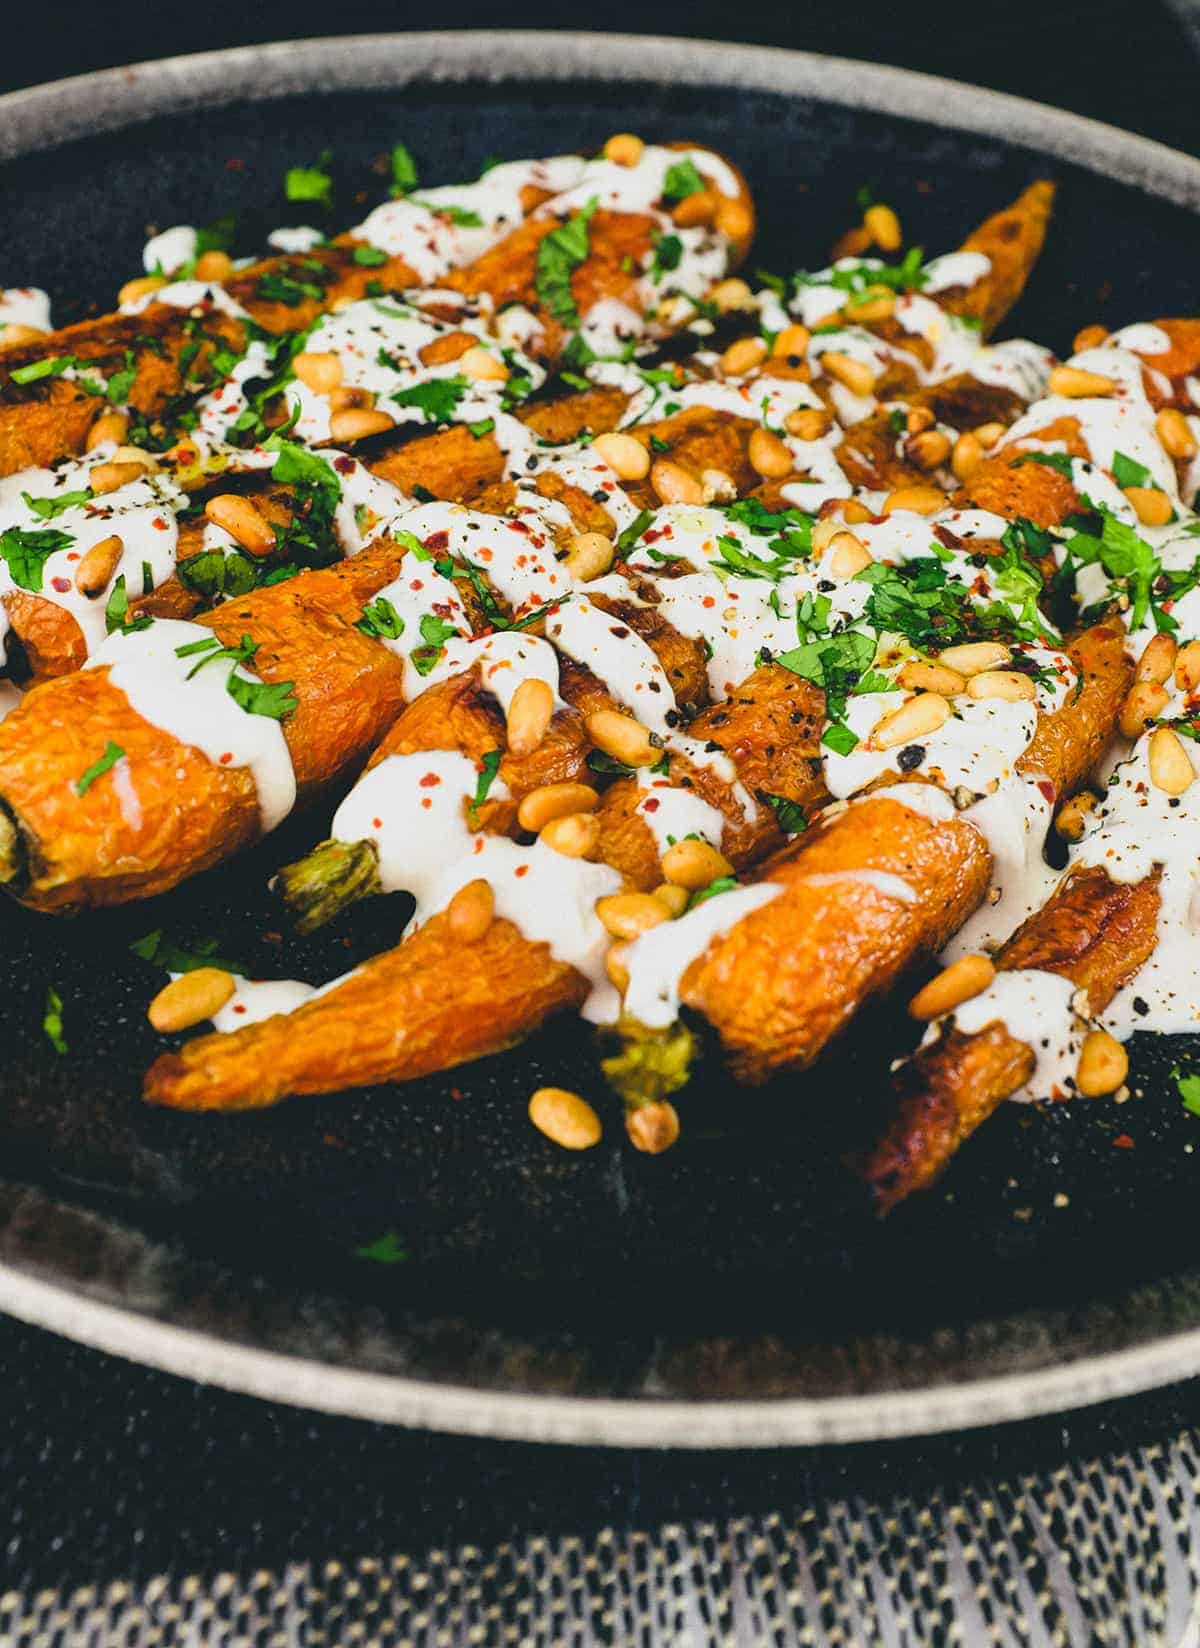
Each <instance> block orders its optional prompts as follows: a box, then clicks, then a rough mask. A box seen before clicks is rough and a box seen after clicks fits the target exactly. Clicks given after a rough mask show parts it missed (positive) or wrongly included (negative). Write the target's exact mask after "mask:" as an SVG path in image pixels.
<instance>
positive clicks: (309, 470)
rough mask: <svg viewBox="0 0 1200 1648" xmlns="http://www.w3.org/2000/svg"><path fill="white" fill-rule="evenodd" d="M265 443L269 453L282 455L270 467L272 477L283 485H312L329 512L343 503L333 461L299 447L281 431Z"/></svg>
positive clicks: (306, 448) (305, 447)
mask: <svg viewBox="0 0 1200 1648" xmlns="http://www.w3.org/2000/svg"><path fill="white" fill-rule="evenodd" d="M263 445H264V447H265V448H266V450H267V451H268V452H277V453H278V454H279V456H278V457H277V458H276V459H275V462H274V464H273V465H272V466H271V479H272V480H274V481H278V482H279V483H280V485H281V486H296V485H300V486H306V487H311V488H312V489H313V491H314V492H316V493H318V494H319V495H320V497H321V498H322V499H323V500H324V503H325V507H326V509H328V510H329V511H330V513H332V511H333V510H334V509H336V507H337V505H338V504H339V503H340V502H341V497H342V483H341V481H339V480H338V477H337V473H336V471H335V470H334V468H333V466H332V464H330V463H329V462H328V461H327V460H326V459H325V458H322V457H321V455H320V454H319V453H317V452H313V451H310V449H309V448H308V447H307V446H298V445H297V444H296V442H295V441H289V440H287V439H286V437H284V436H282V435H280V434H275V435H272V436H271V437H270V439H269V440H266V441H264V442H263Z"/></svg>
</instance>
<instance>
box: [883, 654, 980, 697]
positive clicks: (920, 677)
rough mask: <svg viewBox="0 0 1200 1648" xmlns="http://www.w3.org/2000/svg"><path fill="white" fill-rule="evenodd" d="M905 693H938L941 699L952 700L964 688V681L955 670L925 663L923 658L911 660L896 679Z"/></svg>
mask: <svg viewBox="0 0 1200 1648" xmlns="http://www.w3.org/2000/svg"><path fill="white" fill-rule="evenodd" d="M896 681H897V683H898V684H899V685H900V686H902V687H903V688H904V689H905V690H906V691H907V692H940V693H941V695H942V697H943V698H953V697H954V696H955V695H956V694H957V693H960V692H962V691H964V690H965V688H966V685H967V683H966V680H965V678H964V677H963V676H961V675H959V674H958V672H957V671H956V670H952V669H943V667H942V666H941V664H930V663H926V661H925V660H924V659H923V658H912V659H910V660H909V662H908V663H907V664H905V666H904V668H903V669H902V670H901V671H900V673H899V675H898V676H897V677H896Z"/></svg>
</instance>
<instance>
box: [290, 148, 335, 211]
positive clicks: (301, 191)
mask: <svg viewBox="0 0 1200 1648" xmlns="http://www.w3.org/2000/svg"><path fill="white" fill-rule="evenodd" d="M321 158H322V163H323V164H324V165H328V159H327V157H326V156H324V155H323V156H322V157H321ZM283 187H284V192H285V194H286V195H287V197H288V199H289V200H315V201H316V203H317V205H318V206H324V207H325V208H326V209H328V208H329V207H331V206H332V205H333V179H332V178H331V177H330V175H329V173H328V172H326V171H323V170H322V169H321V167H320V166H291V167H289V168H288V172H287V176H286V177H285V178H284V180H283Z"/></svg>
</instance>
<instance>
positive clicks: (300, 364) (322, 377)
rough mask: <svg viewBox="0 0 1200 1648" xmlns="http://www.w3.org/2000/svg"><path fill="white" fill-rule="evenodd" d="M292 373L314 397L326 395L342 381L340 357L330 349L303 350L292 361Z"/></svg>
mask: <svg viewBox="0 0 1200 1648" xmlns="http://www.w3.org/2000/svg"><path fill="white" fill-rule="evenodd" d="M292 371H293V372H294V373H295V374H296V376H297V377H298V378H299V379H300V382H301V383H302V384H305V385H307V387H308V388H309V389H311V390H312V392H313V394H314V395H328V393H329V391H330V390H331V389H336V388H337V387H338V385H339V384H340V383H341V381H342V362H341V357H340V356H338V355H335V354H334V352H333V351H332V350H331V349H322V350H308V349H306V350H304V351H303V353H301V354H299V355H297V356H296V358H295V359H294V360H293V361H292Z"/></svg>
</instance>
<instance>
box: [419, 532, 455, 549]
mask: <svg viewBox="0 0 1200 1648" xmlns="http://www.w3.org/2000/svg"><path fill="white" fill-rule="evenodd" d="M421 542H422V543H423V544H424V545H425V548H426V549H434V550H436V549H449V548H450V534H449V533H448V532H447V531H446V530H445V529H444V528H443V530H442V531H441V532H431V533H430V534H429V536H428V538H422V540H421Z"/></svg>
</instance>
